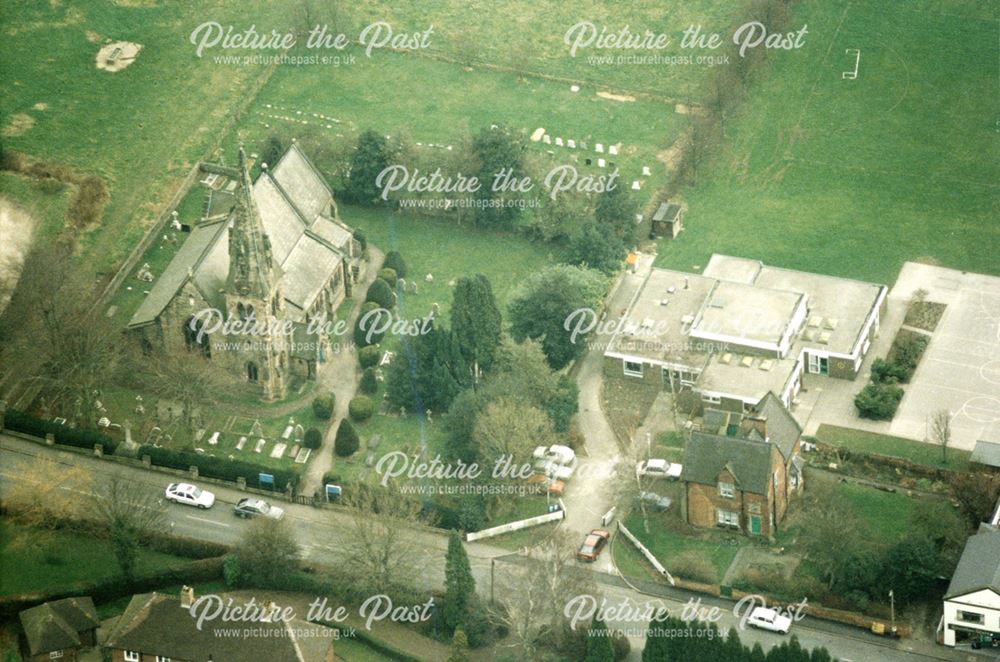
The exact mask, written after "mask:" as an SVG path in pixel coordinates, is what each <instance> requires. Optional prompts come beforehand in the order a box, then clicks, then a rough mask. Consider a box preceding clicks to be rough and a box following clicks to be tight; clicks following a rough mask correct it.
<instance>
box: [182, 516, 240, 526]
mask: <svg viewBox="0 0 1000 662" xmlns="http://www.w3.org/2000/svg"><path fill="white" fill-rule="evenodd" d="M185 517H187V518H188V519H196V520H198V521H199V522H204V523H205V524H214V525H216V526H224V527H226V528H227V529H228V528H230V527H231V526H232V524H225V523H223V522H216V521H215V520H210V519H205V518H204V517H195V516H194V515H185Z"/></svg>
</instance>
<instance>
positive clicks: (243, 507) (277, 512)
mask: <svg viewBox="0 0 1000 662" xmlns="http://www.w3.org/2000/svg"><path fill="white" fill-rule="evenodd" d="M233 512H234V513H235V514H236V516H237V517H242V518H243V519H246V518H248V517H266V518H268V519H281V518H282V517H284V516H285V511H284V510H282V509H281V508H278V507H277V506H272V505H271V504H269V503H268V502H267V501H264V500H263V499H253V498H250V497H245V498H243V499H240V500H239V501H238V502H237V503H236V506H235V507H234V508H233Z"/></svg>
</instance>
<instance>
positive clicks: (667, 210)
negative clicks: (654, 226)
mask: <svg viewBox="0 0 1000 662" xmlns="http://www.w3.org/2000/svg"><path fill="white" fill-rule="evenodd" d="M680 210H681V206H680V205H678V204H676V203H674V202H661V203H660V206H659V207H658V208H657V209H656V213H655V214H653V220H654V221H658V222H660V221H673V220H674V219H675V218H677V214H678V213H679V212H680Z"/></svg>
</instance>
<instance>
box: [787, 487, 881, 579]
mask: <svg viewBox="0 0 1000 662" xmlns="http://www.w3.org/2000/svg"><path fill="white" fill-rule="evenodd" d="M803 501H804V506H805V509H806V512H805V514H804V521H805V522H808V524H807V525H806V529H805V530H804V531H803V534H802V538H801V539H802V540H803V549H804V550H805V551H806V553H807V554H808V555H809V559H810V561H811V562H812V563H813V564H815V566H816V567H817V569H818V570H819V573H820V577H821V578H822V579H823V580H824V581H825V582H826V584H827V587H828V588H829V589H830V590H833V589H834V588H835V587H836V586H837V585H838V583H839V582H841V581H842V580H843V579H844V577H845V575H846V574H847V572H848V571H849V570H850V569H851V568H852V567H853V566H855V565H857V564H856V560H857V557H858V556H859V555H860V554H861V553H862V550H863V548H864V541H865V540H866V539H867V535H868V533H867V525H866V524H865V521H864V520H862V519H861V518H860V517H859V516H858V515H857V514H856V513H855V512H854V511H853V510H851V509H850V507H849V506H848V505H847V504H846V503H845V502H844V500H843V498H842V496H841V495H840V494H838V493H837V490H836V488H835V487H834V486H832V485H829V484H827V483H814V484H813V486H812V487H811V489H809V490H807V491H806V493H805V495H803Z"/></svg>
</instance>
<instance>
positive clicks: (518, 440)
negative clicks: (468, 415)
mask: <svg viewBox="0 0 1000 662" xmlns="http://www.w3.org/2000/svg"><path fill="white" fill-rule="evenodd" d="M472 437H473V440H474V441H475V444H476V447H477V448H478V449H479V457H480V458H481V460H483V461H484V462H486V463H488V464H490V465H492V464H493V463H494V462H496V461H497V460H500V459H501V458H504V457H509V458H511V459H512V461H513V462H514V463H516V464H521V463H523V462H529V461H530V460H531V452H532V450H533V449H534V448H535V447H536V446H549V445H550V444H552V443H554V442H555V440H556V439H555V434H554V432H553V431H552V421H551V420H550V419H549V417H548V416H546V415H545V413H544V412H542V411H541V410H540V409H538V408H537V407H534V406H531V405H526V404H524V403H522V402H518V401H516V400H508V399H506V398H501V399H498V400H495V401H493V402H491V403H489V404H488V405H486V408H485V409H483V411H482V412H481V413H480V414H479V416H478V417H476V425H475V428H474V429H473V433H472Z"/></svg>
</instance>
